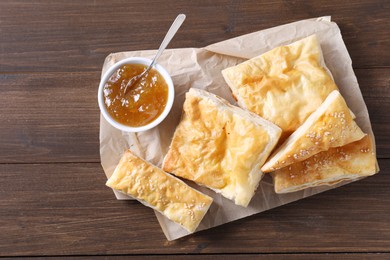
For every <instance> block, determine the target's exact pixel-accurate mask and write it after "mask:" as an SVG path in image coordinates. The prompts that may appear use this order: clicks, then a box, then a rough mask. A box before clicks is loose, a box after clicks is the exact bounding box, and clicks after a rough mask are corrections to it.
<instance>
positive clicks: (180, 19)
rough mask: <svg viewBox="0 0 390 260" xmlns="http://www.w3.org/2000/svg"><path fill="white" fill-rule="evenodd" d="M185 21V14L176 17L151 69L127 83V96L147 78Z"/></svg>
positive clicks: (125, 91)
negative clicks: (132, 88)
mask: <svg viewBox="0 0 390 260" xmlns="http://www.w3.org/2000/svg"><path fill="white" fill-rule="evenodd" d="M185 19H186V15H185V14H179V15H178V16H177V17H176V19H175V21H174V22H173V23H172V25H171V28H169V30H168V32H167V34H166V35H165V38H164V40H163V41H162V43H161V45H160V47H159V48H158V51H157V54H156V56H155V57H154V59H153V61H152V63H150V65H149V67H148V68H147V69H146V70H145V71H144V72H142V73H141V74H139V75H136V76H134V77H132V78H131V79H130V80H129V82H127V84H126V87H125V89H124V91H123V93H124V95H125V96H126V94H127V92H128V91H129V90H130V89H131V87H132V86H133V85H134V84H135V83H136V82H138V81H139V80H140V79H141V78H142V77H143V76H145V75H146V74H147V73H148V72H149V70H150V69H151V68H152V67H153V66H154V64H155V63H156V61H157V59H158V58H159V57H160V56H161V54H162V53H163V51H164V50H165V48H166V47H167V46H168V44H169V42H170V41H171V40H172V38H173V36H175V34H176V32H177V30H179V28H180V26H181V25H182V24H183V22H184V20H185Z"/></svg>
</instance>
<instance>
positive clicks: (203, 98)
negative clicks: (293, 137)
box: [163, 89, 282, 207]
mask: <svg viewBox="0 0 390 260" xmlns="http://www.w3.org/2000/svg"><path fill="white" fill-rule="evenodd" d="M281 132H282V130H281V129H280V128H279V127H277V126H276V125H274V124H272V123H271V122H269V121H267V120H265V119H262V118H261V117H259V116H257V115H255V114H253V113H251V112H249V111H246V110H243V109H241V108H239V107H235V106H232V105H230V104H229V103H228V102H227V101H226V100H223V99H221V98H219V97H217V96H215V95H213V94H211V93H209V92H207V91H203V90H200V89H190V91H189V92H187V94H186V100H185V102H184V106H183V115H182V120H181V122H180V123H179V125H178V126H177V128H176V131H175V134H174V136H173V140H172V143H171V145H170V148H169V151H168V153H167V155H166V157H165V159H164V163H163V169H164V170H165V171H167V172H171V173H173V174H175V175H177V176H180V177H183V178H186V179H189V180H192V181H195V182H196V183H198V184H200V185H204V186H206V187H208V188H210V189H212V190H214V191H216V192H218V193H221V194H222V195H223V196H224V197H226V198H228V199H231V200H233V201H234V202H235V204H237V205H241V206H244V207H246V206H247V205H248V204H249V202H250V200H251V198H252V197H253V195H254V193H255V190H256V188H257V186H258V184H259V181H260V179H261V178H262V176H263V173H262V172H261V171H260V167H261V166H262V165H263V163H264V162H265V160H266V158H267V157H268V156H269V154H270V153H271V151H272V149H273V148H274V146H275V145H276V143H277V142H278V139H279V137H280V134H281Z"/></svg>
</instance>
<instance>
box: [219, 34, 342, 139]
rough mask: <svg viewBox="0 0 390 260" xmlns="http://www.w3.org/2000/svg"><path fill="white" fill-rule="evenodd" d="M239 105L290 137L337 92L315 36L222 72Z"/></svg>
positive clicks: (276, 49) (283, 136) (283, 135)
mask: <svg viewBox="0 0 390 260" xmlns="http://www.w3.org/2000/svg"><path fill="white" fill-rule="evenodd" d="M222 74H223V76H224V78H225V81H226V82H227V84H228V85H229V87H230V88H231V90H232V92H233V95H234V96H235V98H236V99H237V101H238V104H239V105H240V106H241V107H243V108H246V109H248V110H249V111H252V112H254V113H256V114H258V115H260V116H261V117H263V118H265V119H267V120H269V121H271V122H273V123H275V124H276V125H278V126H279V127H280V128H282V130H283V134H282V138H281V140H284V139H285V138H287V137H288V136H289V135H290V134H291V133H292V132H294V131H295V130H296V129H297V128H298V127H299V126H300V125H302V124H303V122H305V120H306V119H307V118H308V117H309V115H310V114H311V113H313V112H314V111H315V110H316V109H317V108H318V107H319V106H320V105H321V103H322V102H323V101H324V100H325V98H326V97H327V96H328V95H329V93H330V92H332V91H333V90H336V89H337V86H336V85H335V83H334V82H333V79H332V77H331V76H330V75H329V74H328V72H327V71H326V69H325V63H324V61H323V57H322V52H321V47H320V45H319V43H318V40H317V37H316V35H312V36H309V37H307V38H304V39H302V40H300V41H297V42H294V43H292V44H290V45H287V46H281V47H277V48H275V49H273V50H271V51H269V52H267V53H264V54H262V55H261V56H258V57H255V58H253V59H250V60H248V61H245V62H243V63H241V64H238V65H236V66H234V67H230V68H227V69H225V70H223V71H222Z"/></svg>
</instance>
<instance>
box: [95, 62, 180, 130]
mask: <svg viewBox="0 0 390 260" xmlns="http://www.w3.org/2000/svg"><path fill="white" fill-rule="evenodd" d="M151 62H152V61H151V60H150V59H146V58H141V57H132V58H127V59H124V60H121V61H119V62H117V63H115V64H114V65H112V66H111V67H110V68H109V69H108V70H107V71H106V73H104V75H103V77H102V79H101V80H100V84H99V92H98V102H99V108H100V112H101V113H102V114H103V116H104V118H105V119H106V120H107V122H109V123H110V124H111V125H112V126H114V127H115V128H117V129H119V130H122V131H126V132H142V131H146V130H149V129H151V128H153V127H155V126H157V125H158V124H160V123H161V122H162V121H163V120H164V119H165V117H166V116H167V115H168V113H169V111H170V110H171V108H172V105H173V100H174V97H175V89H174V87H173V83H172V79H171V76H170V75H169V73H168V72H167V71H166V70H165V69H164V68H163V67H162V66H161V65H159V64H155V65H154V66H153V68H154V69H156V70H157V71H158V72H159V73H160V74H161V75H162V76H163V78H164V79H165V82H166V83H167V85H168V100H167V104H166V106H165V109H164V111H163V112H162V113H161V114H160V116H159V117H157V118H156V119H155V120H153V121H152V122H150V123H149V124H147V125H144V126H139V127H131V126H127V125H124V124H121V123H119V122H117V121H115V119H113V118H112V117H111V115H110V114H109V113H108V111H107V109H106V106H105V105H104V96H103V88H104V85H105V84H106V82H107V80H108V79H109V78H110V77H111V75H112V74H113V73H114V72H115V71H116V70H117V69H119V68H120V67H122V66H123V65H125V64H143V65H146V66H149V65H150V63H151Z"/></svg>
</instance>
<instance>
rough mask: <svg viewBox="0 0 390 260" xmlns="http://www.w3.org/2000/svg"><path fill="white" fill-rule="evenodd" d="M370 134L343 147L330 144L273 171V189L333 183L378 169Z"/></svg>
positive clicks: (300, 188) (290, 188)
mask: <svg viewBox="0 0 390 260" xmlns="http://www.w3.org/2000/svg"><path fill="white" fill-rule="evenodd" d="M376 166H377V161H376V155H375V152H374V150H373V143H372V140H371V137H370V136H369V135H367V136H365V137H364V138H363V139H361V140H359V141H356V142H353V143H350V144H347V145H345V146H343V147H337V148H331V149H329V150H328V151H325V152H321V153H318V154H316V155H314V156H312V157H310V158H309V159H307V160H305V161H302V162H298V163H294V164H292V165H290V166H287V167H285V168H282V169H280V170H277V171H275V172H273V173H272V176H273V179H274V185H275V192H276V193H288V192H294V191H298V190H302V189H306V188H309V187H316V186H320V185H334V184H336V183H339V182H341V181H344V180H355V179H359V178H361V177H364V176H370V175H373V174H375V173H377V172H378V169H377V167H376Z"/></svg>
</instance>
